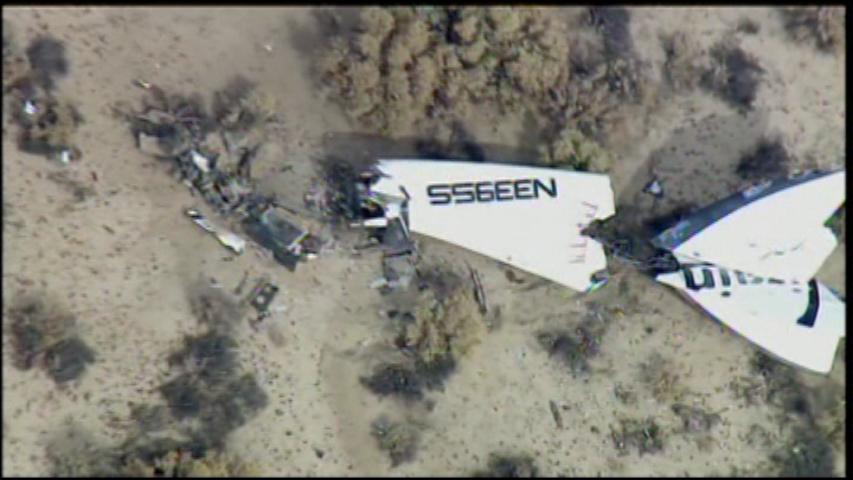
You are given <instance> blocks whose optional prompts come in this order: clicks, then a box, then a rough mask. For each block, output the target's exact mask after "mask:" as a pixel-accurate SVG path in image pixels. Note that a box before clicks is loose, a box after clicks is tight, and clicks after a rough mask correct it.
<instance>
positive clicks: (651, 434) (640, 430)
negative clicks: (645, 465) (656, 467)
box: [611, 417, 664, 456]
mask: <svg viewBox="0 0 853 480" xmlns="http://www.w3.org/2000/svg"><path fill="white" fill-rule="evenodd" d="M611 438H612V439H613V445H614V447H616V450H618V451H619V453H620V455H626V454H627V453H628V451H629V450H630V449H632V448H635V449H636V450H637V452H638V453H639V454H640V456H643V455H645V454H649V453H650V454H654V453H659V452H661V451H663V448H664V436H663V432H662V430H661V428H660V426H658V424H657V422H656V421H655V419H654V418H653V417H649V418H646V419H622V420H620V421H619V428H618V429H614V428H612V427H611Z"/></svg>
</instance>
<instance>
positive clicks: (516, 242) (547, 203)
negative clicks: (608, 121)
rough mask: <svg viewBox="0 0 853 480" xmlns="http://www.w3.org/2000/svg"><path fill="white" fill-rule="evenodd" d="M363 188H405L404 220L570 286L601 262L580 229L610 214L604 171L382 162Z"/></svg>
mask: <svg viewBox="0 0 853 480" xmlns="http://www.w3.org/2000/svg"><path fill="white" fill-rule="evenodd" d="M379 170H380V172H382V173H383V174H384V175H386V176H385V177H383V178H381V179H380V180H379V181H378V182H377V183H376V184H375V185H374V186H373V187H372V188H371V190H372V191H374V192H377V193H381V194H385V195H389V196H397V197H400V198H402V197H404V194H403V193H402V192H401V187H403V188H404V189H405V192H406V194H408V197H409V198H408V203H407V209H408V217H409V222H408V226H409V229H410V230H411V231H412V232H415V233H419V234H422V235H426V236H429V237H433V238H437V239H439V240H443V241H446V242H449V243H453V244H455V245H458V246H461V247H463V248H467V249H469V250H472V251H475V252H477V253H480V254H483V255H486V256H489V257H492V258H495V259H497V260H500V261H502V262H505V263H507V264H509V265H512V266H514V267H517V268H520V269H522V270H526V271H528V272H530V273H533V274H535V275H539V276H542V277H544V278H547V279H549V280H552V281H554V282H557V283H560V284H562V285H565V286H568V287H569V288H573V289H575V290H580V291H583V290H586V289H588V288H590V286H591V285H592V282H591V280H590V278H591V276H592V274H593V273H595V272H597V271H600V270H603V269H605V268H606V266H607V262H606V258H605V255H604V249H603V247H602V246H601V244H599V243H598V242H596V241H595V240H593V239H591V238H589V237H586V236H584V235H581V234H580V232H581V230H583V228H585V227H586V226H587V225H588V224H589V223H590V222H591V221H593V220H596V219H603V218H607V217H609V216H611V215H613V214H614V212H615V205H614V198H613V190H612V188H611V186H610V179H609V178H608V177H607V176H606V175H600V174H593V173H582V172H574V171H568V170H559V169H550V168H536V167H526V166H516V165H504V164H494V163H493V164H488V163H479V162H461V161H460V162H455V161H454V162H447V161H445V162H436V161H431V160H384V161H381V162H379Z"/></svg>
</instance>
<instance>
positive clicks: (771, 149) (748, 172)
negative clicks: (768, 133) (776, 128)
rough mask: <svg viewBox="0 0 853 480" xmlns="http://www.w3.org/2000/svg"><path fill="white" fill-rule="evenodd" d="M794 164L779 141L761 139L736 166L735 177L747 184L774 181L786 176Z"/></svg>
mask: <svg viewBox="0 0 853 480" xmlns="http://www.w3.org/2000/svg"><path fill="white" fill-rule="evenodd" d="M793 163H795V162H794V159H793V157H792V156H791V155H790V154H789V153H788V150H787V149H786V148H785V145H783V144H782V141H781V140H780V139H772V140H771V139H767V138H764V139H761V140H760V141H759V142H758V144H756V145H755V147H754V148H753V149H752V150H750V151H749V152H747V153H746V154H745V155H744V156H743V157H741V159H740V161H739V162H738V164H737V167H736V169H735V171H736V173H737V175H738V176H739V177H740V178H742V179H744V180H746V181H749V182H759V181H764V180H776V179H780V178H783V177H786V176H788V172H789V169H790V167H791V164H793Z"/></svg>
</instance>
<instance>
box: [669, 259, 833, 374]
mask: <svg viewBox="0 0 853 480" xmlns="http://www.w3.org/2000/svg"><path fill="white" fill-rule="evenodd" d="M702 268H706V269H708V270H709V271H711V272H712V275H713V278H714V284H715V286H714V287H713V288H700V289H699V290H691V289H688V288H687V285H686V282H685V275H684V273H683V271H681V270H679V271H677V272H673V273H667V274H662V275H658V276H657V277H656V280H657V281H659V282H661V283H664V284H667V285H669V286H671V287H674V288H676V289H678V290H679V291H680V292H681V293H683V294H684V295H686V296H687V297H688V298H690V299H691V300H693V301H694V302H696V303H697V304H698V305H699V306H701V307H702V308H704V309H705V310H706V311H707V312H708V313H709V314H711V315H712V316H714V317H715V318H717V319H718V320H720V321H721V322H722V323H724V324H726V325H727V326H729V327H730V328H731V329H732V330H734V331H735V332H737V333H739V334H740V335H742V336H744V337H745V338H746V339H747V340H749V341H751V342H753V343H755V344H756V345H758V346H760V347H761V348H763V349H765V350H767V351H768V352H770V353H772V354H773V355H775V356H777V357H779V358H782V359H783V360H786V361H788V362H791V363H794V364H796V365H799V366H801V367H804V368H807V369H810V370H814V371H816V372H819V373H828V372H829V371H830V370H831V369H832V363H833V359H834V358H835V351H836V348H837V346H838V341H839V340H840V338H841V337H843V336H845V334H846V329H845V308H846V306H845V304H844V302H843V301H841V300H840V299H839V298H838V297H836V296H835V295H834V294H833V293H832V292H831V291H830V290H829V289H828V288H827V287H825V286H824V285H823V284H821V283H818V284H817V285H818V298H819V308H818V311H817V317H816V319H815V323H814V325H813V326H812V327H807V326H804V325H799V324H798V323H797V320H798V319H799V318H800V317H801V316H802V315H803V314H804V313H805V312H806V310H807V308H808V306H809V293H808V291H809V290H808V285H807V283H808V282H801V283H799V284H797V285H792V284H791V283H786V284H784V285H777V284H768V283H767V280H766V279H763V282H762V283H761V284H753V283H752V282H753V281H755V277H754V276H751V275H747V278H748V280H749V281H748V283H747V284H746V285H741V284H740V283H739V282H738V281H737V279H736V278H735V275H734V274H733V273H731V272H730V273H729V276H730V278H731V286H730V287H722V286H721V285H722V282H721V277H720V269H719V268H718V267H716V266H705V267H694V268H692V271H693V276H694V278H695V279H696V280H695V281H696V282H697V285H701V284H702V282H703V276H702V272H701V269H702ZM724 291H728V292H729V295H728V296H724V295H723V292H724Z"/></svg>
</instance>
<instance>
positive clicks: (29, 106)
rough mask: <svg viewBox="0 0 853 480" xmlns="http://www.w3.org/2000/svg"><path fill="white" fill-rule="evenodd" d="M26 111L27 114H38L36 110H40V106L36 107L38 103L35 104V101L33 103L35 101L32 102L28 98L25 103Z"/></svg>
mask: <svg viewBox="0 0 853 480" xmlns="http://www.w3.org/2000/svg"><path fill="white" fill-rule="evenodd" d="M24 112H25V113H26V114H27V115H35V114H36V112H38V108H36V104H35V103H33V102H32V101H30V100H27V101H26V102H25V103H24Z"/></svg>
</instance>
